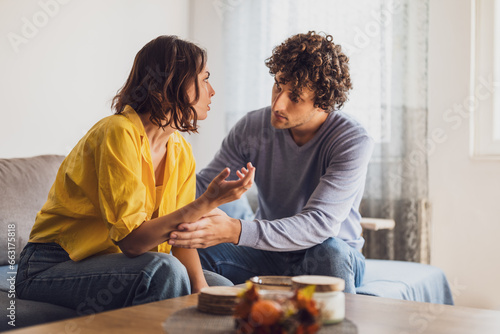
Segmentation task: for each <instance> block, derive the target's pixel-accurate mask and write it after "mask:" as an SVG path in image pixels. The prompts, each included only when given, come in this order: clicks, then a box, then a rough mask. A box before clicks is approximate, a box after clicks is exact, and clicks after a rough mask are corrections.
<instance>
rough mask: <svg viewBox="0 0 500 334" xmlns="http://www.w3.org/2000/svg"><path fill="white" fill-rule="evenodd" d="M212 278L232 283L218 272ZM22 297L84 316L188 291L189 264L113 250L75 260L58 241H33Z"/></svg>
mask: <svg viewBox="0 0 500 334" xmlns="http://www.w3.org/2000/svg"><path fill="white" fill-rule="evenodd" d="M206 278H207V283H209V284H214V285H217V284H220V285H228V284H231V283H230V282H228V281H227V280H225V279H224V278H223V277H220V276H219V275H216V274H214V273H208V274H206ZM16 292H17V295H18V297H19V298H21V299H29V300H36V301H41V302H48V303H53V304H57V305H61V306H65V307H68V308H72V309H75V310H76V311H77V312H78V314H79V315H87V314H94V313H96V312H102V311H105V310H111V309H116V308H121V307H125V306H132V305H139V304H144V303H149V302H153V301H158V300H163V299H167V298H173V297H178V296H183V295H187V294H189V293H190V292H191V287H190V283H189V277H188V274H187V271H186V268H185V267H184V266H183V265H182V264H181V263H180V262H179V260H177V259H176V258H175V257H174V256H172V255H169V254H164V253H156V252H148V253H145V254H142V255H140V256H137V257H135V258H127V257H126V256H125V255H123V254H121V253H118V254H107V255H98V256H93V257H89V258H87V259H84V260H82V261H78V262H74V261H72V260H71V259H70V258H69V256H68V253H66V251H64V249H62V248H61V246H59V245H58V244H55V243H28V245H26V247H25V248H24V250H23V251H22V253H21V260H20V262H19V267H18V271H17V278H16Z"/></svg>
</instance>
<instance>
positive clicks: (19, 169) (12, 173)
mask: <svg viewBox="0 0 500 334" xmlns="http://www.w3.org/2000/svg"><path fill="white" fill-rule="evenodd" d="M63 159H64V156H60V155H41V156H36V157H31V158H14V159H0V189H1V191H0V228H2V231H1V235H2V238H0V249H2V250H14V252H13V253H12V254H15V259H16V262H18V260H19V255H20V253H21V251H22V249H23V248H24V246H25V245H26V243H27V242H28V238H29V234H30V231H31V228H32V227H33V223H34V222H35V217H36V214H37V212H38V211H40V209H41V208H42V206H43V204H44V203H45V201H46V200H47V195H48V193H49V190H50V187H51V186H52V183H54V180H55V177H56V174H57V170H58V169H59V166H60V165H61V162H62V161H63ZM9 226H10V227H13V229H9ZM11 230H13V232H12V231H11ZM9 232H10V233H11V234H10V236H11V237H12V238H13V239H12V240H10V241H9V242H8V239H7V237H8V236H9ZM14 235H15V236H14ZM6 264H8V253H7V251H3V252H0V265H6Z"/></svg>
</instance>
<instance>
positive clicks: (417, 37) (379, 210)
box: [219, 0, 429, 262]
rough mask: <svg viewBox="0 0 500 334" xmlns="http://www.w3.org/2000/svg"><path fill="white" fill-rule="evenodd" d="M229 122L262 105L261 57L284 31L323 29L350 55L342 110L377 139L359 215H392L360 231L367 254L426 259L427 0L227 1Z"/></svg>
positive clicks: (265, 78) (264, 74)
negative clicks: (386, 227) (384, 223)
mask: <svg viewBox="0 0 500 334" xmlns="http://www.w3.org/2000/svg"><path fill="white" fill-rule="evenodd" d="M225 4H226V5H225V6H224V7H221V9H222V10H220V11H219V14H220V15H221V18H222V19H223V20H224V21H223V26H224V38H223V40H224V43H225V48H224V49H225V51H226V53H225V57H226V59H225V64H226V66H227V71H226V73H227V74H226V78H225V79H226V91H225V92H224V93H225V94H226V99H227V100H226V101H227V103H226V105H227V106H230V107H229V108H227V111H226V112H227V122H226V123H227V126H228V129H229V128H231V126H232V125H234V123H235V122H236V121H237V120H238V119H239V118H241V117H242V116H243V115H244V114H245V113H246V112H248V111H251V110H254V109H257V108H260V107H264V106H267V105H269V104H270V101H271V87H272V84H273V79H272V77H271V76H270V75H269V73H268V70H267V68H266V67H265V65H264V61H265V59H266V58H268V57H269V56H270V55H271V52H272V49H273V47H274V46H276V45H278V44H280V43H281V42H283V41H284V40H285V39H286V38H287V37H289V36H291V35H293V34H296V33H299V32H300V33H304V32H308V31H309V30H314V31H316V32H320V31H322V32H326V33H327V34H331V35H332V36H333V40H334V42H335V43H336V44H340V45H342V47H343V50H344V52H345V53H346V55H347V56H348V57H349V58H350V70H351V78H352V82H353V86H354V89H353V90H352V91H351V93H350V99H349V101H348V102H347V103H346V104H345V106H344V111H345V112H347V113H349V114H351V115H353V116H355V117H356V118H357V119H358V120H359V121H360V122H361V123H362V124H364V125H365V127H366V128H367V130H368V132H369V133H370V134H371V136H372V137H373V138H374V139H375V142H376V147H375V152H374V154H373V157H372V160H371V163H370V167H369V172H368V178H367V183H366V190H365V196H364V199H363V203H362V207H361V210H362V214H364V215H365V216H371V217H381V218H389V217H390V218H393V219H395V220H396V229H395V230H394V231H392V232H376V233H365V238H366V239H367V243H366V246H365V248H364V253H365V255H367V257H372V258H387V259H399V260H408V261H419V262H429V249H428V247H429V242H428V230H429V220H428V214H427V211H428V208H429V204H428V203H427V196H428V179H427V178H428V177H427V154H426V148H425V140H426V136H427V38H428V36H427V34H428V0H352V1H345V0H344V1H342V0H307V1H306V0H267V1H266V0H232V1H229V0H226V2H225Z"/></svg>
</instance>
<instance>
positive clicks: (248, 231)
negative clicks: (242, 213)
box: [238, 219, 259, 247]
mask: <svg viewBox="0 0 500 334" xmlns="http://www.w3.org/2000/svg"><path fill="white" fill-rule="evenodd" d="M240 222H241V234H240V241H239V242H238V246H246V247H255V246H256V245H257V242H258V241H259V237H258V236H259V228H258V224H257V223H256V222H255V221H251V220H244V219H240Z"/></svg>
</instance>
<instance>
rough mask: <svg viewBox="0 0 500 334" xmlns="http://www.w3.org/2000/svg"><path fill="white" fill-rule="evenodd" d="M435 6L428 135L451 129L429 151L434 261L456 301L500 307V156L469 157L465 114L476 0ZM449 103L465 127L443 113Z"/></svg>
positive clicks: (444, 0) (436, 1)
mask: <svg viewBox="0 0 500 334" xmlns="http://www.w3.org/2000/svg"><path fill="white" fill-rule="evenodd" d="M430 4H431V5H430V46H429V51H430V56H429V114H430V115H429V116H430V117H429V133H432V131H434V130H436V129H443V130H444V132H445V134H446V135H445V140H444V141H443V142H435V144H436V145H435V148H434V149H431V150H430V152H429V154H430V158H429V159H430V160H429V172H430V199H431V201H432V203H433V217H432V222H433V231H432V232H433V234H432V264H434V265H436V266H438V267H440V268H442V269H443V270H444V271H445V273H446V274H447V276H448V279H449V280H450V283H452V287H453V288H454V292H455V302H456V304H457V305H464V306H471V307H480V308H491V309H497V310H500V290H499V289H497V285H498V282H499V281H500V258H499V254H500V243H499V242H498V239H499V237H500V224H499V223H500V205H499V200H500V161H480V160H473V159H471V158H470V156H469V143H470V142H469V136H470V128H469V127H470V118H469V115H468V113H467V112H465V111H464V112H463V113H462V114H460V113H459V112H458V110H459V108H460V106H463V105H464V101H465V105H467V100H466V98H467V97H469V95H470V93H469V82H470V73H469V68H470V63H471V57H470V52H469V50H470V47H471V39H470V38H471V33H470V31H471V29H470V28H471V15H470V13H471V11H470V8H471V0H431V2H430ZM450 108H452V110H454V111H453V116H454V117H456V116H459V118H458V119H461V121H462V122H461V124H460V126H457V124H458V122H457V123H455V122H453V123H452V122H450V121H447V120H446V118H444V115H445V114H446V113H447V112H449V111H447V110H449V109H450ZM453 108H455V109H453ZM463 110H466V108H463ZM449 115H451V114H449ZM456 119H457V118H456ZM453 127H455V129H454V128H453Z"/></svg>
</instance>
